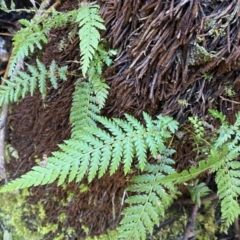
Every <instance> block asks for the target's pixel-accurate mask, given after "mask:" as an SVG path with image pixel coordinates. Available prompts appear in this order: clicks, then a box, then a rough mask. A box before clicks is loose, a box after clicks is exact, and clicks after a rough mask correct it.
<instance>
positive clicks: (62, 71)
mask: <svg viewBox="0 0 240 240" xmlns="http://www.w3.org/2000/svg"><path fill="white" fill-rule="evenodd" d="M27 67H28V73H27V72H24V71H18V73H17V75H12V80H11V81H10V80H7V79H4V81H5V85H0V105H2V104H3V103H10V102H17V101H18V100H19V99H20V98H24V97H26V95H27V94H28V93H29V92H30V94H31V96H32V95H33V93H34V92H35V90H36V88H38V89H39V91H40V93H41V94H42V96H43V97H44V96H45V95H46V93H47V84H46V80H47V79H49V81H50V83H51V85H52V86H53V87H54V88H57V86H58V81H59V80H64V81H65V80H67V76H66V71H67V66H65V67H60V68H59V67H58V66H57V65H56V62H55V61H52V63H51V65H50V67H49V69H47V68H46V67H45V65H44V64H43V63H41V62H40V61H39V60H37V67H35V66H33V65H27Z"/></svg>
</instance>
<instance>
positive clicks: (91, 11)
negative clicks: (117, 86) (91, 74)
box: [76, 4, 105, 76]
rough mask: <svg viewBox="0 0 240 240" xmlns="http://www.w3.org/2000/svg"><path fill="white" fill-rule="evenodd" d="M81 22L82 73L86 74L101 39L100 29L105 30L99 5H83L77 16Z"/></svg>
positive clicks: (77, 20)
mask: <svg viewBox="0 0 240 240" xmlns="http://www.w3.org/2000/svg"><path fill="white" fill-rule="evenodd" d="M76 22H78V23H79V28H80V30H79V39H80V50H81V60H82V73H83V76H86V73H87V70H88V68H89V65H90V61H91V60H92V58H93V55H94V53H95V50H96V49H97V47H98V44H99V41H100V33H99V31H98V29H100V30H105V26H104V25H103V22H104V21H103V19H102V18H101V17H100V15H99V6H98V5H92V4H88V5H85V6H83V7H82V8H81V9H80V10H79V13H78V15H77V17H76Z"/></svg>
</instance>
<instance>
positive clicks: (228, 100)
mask: <svg viewBox="0 0 240 240" xmlns="http://www.w3.org/2000/svg"><path fill="white" fill-rule="evenodd" d="M220 98H221V99H223V100H225V101H227V102H231V103H235V104H240V102H236V101H233V100H230V99H227V98H224V97H222V96H220Z"/></svg>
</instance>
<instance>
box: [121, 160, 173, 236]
mask: <svg viewBox="0 0 240 240" xmlns="http://www.w3.org/2000/svg"><path fill="white" fill-rule="evenodd" d="M162 161H163V162H164V158H163V160H162ZM145 169H146V170H148V171H147V172H148V173H146V174H142V175H140V176H136V177H134V178H133V179H132V185H130V186H129V187H128V188H127V190H128V191H130V192H133V193H137V194H136V195H133V196H131V197H129V198H128V199H127V200H126V203H128V204H130V206H129V207H127V208H125V209H124V211H123V215H124V218H123V219H122V221H121V222H120V227H119V228H118V231H119V233H120V235H119V238H120V239H136V240H138V239H146V234H147V232H149V233H152V231H153V227H154V225H156V224H159V220H160V216H161V215H163V214H164V212H165V209H166V208H167V207H168V206H169V205H170V204H171V201H172V199H173V195H171V194H168V193H167V191H165V190H164V189H163V187H162V186H161V185H159V184H158V183H157V180H160V179H161V178H162V177H163V175H162V174H159V173H160V171H159V170H160V168H159V166H158V165H150V164H146V168H145ZM173 171H174V170H172V172H173ZM169 189H171V192H172V193H174V192H175V193H176V190H175V188H174V186H173V184H170V186H169ZM174 190H175V191H174ZM140 226H141V228H139V227H140Z"/></svg>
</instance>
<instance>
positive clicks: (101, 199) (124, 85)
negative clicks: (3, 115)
mask: <svg viewBox="0 0 240 240" xmlns="http://www.w3.org/2000/svg"><path fill="white" fill-rule="evenodd" d="M97 2H98V4H99V5H100V7H101V8H100V11H101V15H102V17H103V18H104V20H105V24H106V28H107V30H106V31H105V32H104V33H102V36H103V37H105V38H106V39H107V40H108V42H109V47H110V48H114V49H118V55H117V56H116V58H115V61H114V64H113V65H112V66H111V67H109V68H107V69H106V70H105V71H104V73H103V75H104V77H105V78H106V80H107V82H108V84H109V85H110V87H111V88H110V94H109V98H108V100H107V104H106V107H105V108H104V109H103V112H102V114H103V115H105V116H108V117H123V115H124V114H125V113H129V114H132V115H134V116H136V117H138V118H139V119H140V120H141V114H142V112H143V111H146V112H148V113H149V114H150V115H151V116H153V117H154V116H156V115H157V114H160V113H162V114H169V115H171V116H173V117H174V118H175V119H177V120H178V121H180V123H181V128H180V130H182V131H183V132H185V129H186V128H188V122H187V118H188V117H189V116H192V115H198V116H199V117H201V118H203V119H208V109H209V108H215V109H218V110H220V111H221V112H223V113H224V114H226V116H227V118H228V120H229V121H230V122H233V121H234V119H235V113H236V112H238V111H239V108H240V104H239V103H240V96H239V93H240V78H239V69H240V58H239V56H240V51H239V50H240V49H239V40H240V31H239V17H236V15H237V14H239V9H238V7H237V6H238V5H237V0H231V1H217V0H216V1H208V0H204V1H193V0H191V1H180V0H179V1H178V0H175V1H155V0H154V1H153V0H152V1H151V0H150V1H143V0H133V1H112V0H99V1H97ZM77 5H78V1H76V0H67V1H64V3H63V4H62V5H61V6H60V7H59V8H58V10H59V11H67V10H70V9H74V8H76V7H77ZM231 17H232V18H231ZM215 22H219V23H221V24H219V25H216V27H215V29H214V31H215V33H212V32H211V24H214V23H215ZM224 24H225V25H226V27H222V26H225V25H224ZM73 28H74V26H71V25H69V26H67V27H64V28H60V29H56V30H54V31H51V33H50V41H49V44H48V45H47V46H46V47H45V48H44V51H43V52H42V61H43V62H44V63H45V64H46V65H49V64H50V62H51V61H52V60H53V59H55V60H56V61H57V64H58V65H60V66H63V65H68V67H69V70H70V71H73V72H74V73H76V74H79V73H78V70H77V69H78V65H77V64H76V63H74V61H79V47H78V46H79V42H78V40H77V37H76V38H75V39H72V40H71V43H69V44H66V45H65V46H64V49H63V50H60V49H59V44H60V41H61V40H63V39H67V36H68V33H69V32H70V31H71V30H72V29H73ZM221 31H222V32H221ZM214 34H215V35H214ZM200 46H201V47H202V48H201V47H200ZM76 80H77V77H74V76H71V77H69V79H68V81H67V82H62V83H60V85H59V88H58V89H57V90H54V89H51V88H50V87H49V90H48V94H47V96H46V97H45V98H44V99H42V97H41V95H40V94H39V93H38V92H36V94H35V95H34V96H33V97H30V96H28V97H26V98H25V99H24V100H22V101H21V102H19V103H18V104H14V105H12V106H11V111H10V114H9V118H8V130H7V141H8V142H9V143H10V144H11V145H12V146H13V147H14V148H15V149H16V150H17V151H18V154H19V158H18V159H17V160H14V161H11V162H10V163H8V164H7V171H8V172H9V177H10V178H11V179H13V178H17V177H19V176H21V175H22V174H24V173H26V172H27V171H29V170H30V169H31V168H32V167H33V166H34V165H36V158H40V159H41V158H43V157H44V156H45V155H47V156H48V155H50V154H51V152H52V151H54V150H58V144H60V143H62V142H63V141H64V140H65V139H68V138H69V137H70V130H71V126H70V124H69V112H70V107H71V96H72V93H73V91H74V82H75V81H76ZM230 87H231V88H232V89H233V91H234V94H233V95H231V96H229V95H228V94H227V92H226V89H228V88H230ZM212 124H213V125H214V126H215V127H217V124H218V123H217V122H213V123H212ZM173 148H175V149H176V154H175V156H174V159H175V161H176V168H177V169H178V170H183V169H187V168H189V167H190V166H191V165H192V164H197V160H196V153H195V152H194V151H193V148H194V147H193V145H192V136H191V134H188V133H185V134H184V135H183V137H182V138H177V137H176V138H175V139H173ZM207 178H209V176H208V175H204V176H201V180H205V179H207ZM84 184H87V181H86V180H83V182H81V183H70V184H68V185H67V186H65V187H57V186H56V184H50V185H47V186H42V187H37V188H32V189H31V196H30V197H29V199H28V200H29V202H30V203H37V202H42V203H43V204H44V208H45V210H46V214H47V219H46V222H52V223H56V222H58V224H59V229H58V230H59V232H61V231H63V229H67V228H68V227H72V228H73V229H74V230H75V232H76V236H75V238H76V239H77V238H79V237H80V236H82V237H84V236H85V232H84V229H83V226H84V227H87V228H89V231H90V234H91V235H99V234H102V233H105V232H106V231H107V230H110V229H114V228H115V227H116V225H117V224H118V223H119V221H120V218H121V216H120V215H121V211H122V209H123V207H124V205H123V199H124V197H125V191H124V190H125V188H126V187H127V186H128V177H126V176H124V174H123V171H121V169H120V170H119V171H118V172H117V173H115V174H114V175H112V176H108V175H106V176H104V177H103V178H101V179H99V180H95V181H93V182H92V183H91V184H90V185H89V186H88V191H85V192H81V191H79V189H80V188H81V186H83V185H84ZM212 184H214V183H212ZM69 193H71V194H72V195H73V196H74V197H73V198H72V199H71V201H70V203H69V198H68V196H69V195H68V194H69ZM183 193H184V191H183ZM184 194H185V193H184ZM187 197H188V196H187ZM63 202H64V203H68V204H65V205H64V206H63V205H62V203H63ZM60 213H65V214H66V215H67V221H65V222H59V221H58V215H59V214H60ZM53 237H54V234H53V233H52V234H50V235H48V236H46V238H45V239H53Z"/></svg>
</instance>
